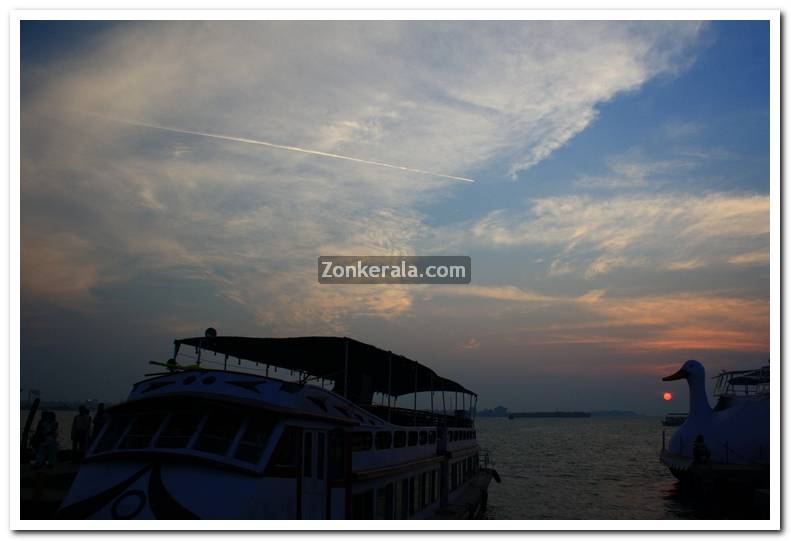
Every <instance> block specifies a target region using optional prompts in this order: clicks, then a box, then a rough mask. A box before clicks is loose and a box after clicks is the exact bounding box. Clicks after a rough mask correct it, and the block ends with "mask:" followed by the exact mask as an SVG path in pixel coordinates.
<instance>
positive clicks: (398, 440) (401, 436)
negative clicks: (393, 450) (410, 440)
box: [393, 430, 406, 447]
mask: <svg viewBox="0 0 791 541" xmlns="http://www.w3.org/2000/svg"><path fill="white" fill-rule="evenodd" d="M405 445H406V432H404V431H403V430H398V431H397V432H396V433H395V437H394V438H393V447H404V446H405Z"/></svg>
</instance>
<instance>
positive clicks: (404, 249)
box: [22, 21, 704, 333]
mask: <svg viewBox="0 0 791 541" xmlns="http://www.w3.org/2000/svg"><path fill="white" fill-rule="evenodd" d="M703 28H704V25H703V24H701V23H696V22H670V23H665V22H650V23H646V24H641V23H633V22H584V23H575V22H558V23H547V22H490V23H489V22H478V23H467V22H447V23H432V22H395V21H393V22H381V23H363V22H348V23H347V22H337V23H326V22H149V23H124V24H119V25H114V26H113V27H112V29H111V30H108V31H107V32H105V33H103V34H101V35H100V36H98V37H96V39H95V40H94V42H93V43H94V45H95V46H94V48H93V49H92V50H91V51H87V52H86V51H84V50H83V51H82V52H81V53H80V54H79V55H70V53H69V52H68V51H58V52H57V54H55V53H54V52H53V57H52V60H51V63H49V64H36V65H30V64H26V65H25V66H23V73H24V76H25V80H26V82H29V85H27V88H28V89H29V91H28V92H26V94H25V95H24V96H23V98H22V230H23V236H24V244H25V248H24V249H25V250H26V251H27V252H28V254H29V255H23V261H22V269H23V275H27V278H26V279H25V280H23V303H26V304H31V303H46V302H50V301H51V300H53V299H56V298H60V299H71V300H70V301H69V302H72V303H75V304H79V303H82V302H86V301H85V299H86V298H89V297H90V296H91V291H92V290H93V289H95V288H96V287H98V286H99V285H101V284H108V283H115V284H122V283H124V282H128V281H130V280H132V279H134V278H136V277H137V278H140V277H145V276H146V275H147V274H148V273H152V272H157V273H163V274H167V275H169V276H172V277H174V278H177V279H197V280H204V281H206V282H208V283H210V284H211V285H212V287H211V288H207V290H211V291H216V292H217V293H216V294H218V295H221V296H222V297H223V298H224V299H226V300H230V301H232V302H234V303H236V304H237V305H238V307H239V310H241V311H243V312H245V313H246V314H249V317H250V318H251V319H252V320H253V321H256V322H259V324H260V325H261V326H265V327H266V328H267V329H269V330H272V331H273V332H278V333H296V332H302V331H306V330H308V331H309V330H310V329H327V330H329V331H333V330H338V329H343V328H346V326H347V325H348V324H349V321H351V320H353V319H354V318H381V319H385V320H387V319H389V318H392V317H394V316H395V315H398V314H406V313H408V312H409V310H410V309H411V307H412V306H413V302H414V295H415V293H414V292H415V291H417V290H407V289H403V288H396V287H389V288H382V289H376V290H372V289H370V288H369V289H365V288H351V287H350V288H348V289H342V290H341V289H337V288H336V289H331V288H322V287H320V286H319V285H318V284H316V283H315V265H316V263H315V262H316V257H317V256H318V255H320V254H322V253H330V252H334V253H352V251H359V253H371V254H374V253H376V254H387V253H410V252H411V253H414V252H415V251H416V246H418V244H419V242H420V238H421V235H423V234H424V233H425V232H426V231H427V230H431V229H432V227H433V226H432V225H430V224H431V220H430V218H429V217H427V216H425V215H423V214H422V211H421V210H419V209H423V208H425V205H428V204H431V203H433V202H439V201H444V200H447V199H450V198H454V197H458V196H460V195H464V193H465V192H464V190H467V189H468V186H467V184H466V183H458V182H453V181H446V180H442V179H427V178H426V177H425V175H421V174H420V173H416V172H409V171H388V170H379V169H378V168H371V167H369V166H366V165H364V164H358V163H345V162H344V163H338V162H336V161H333V160H320V159H316V158H315V157H313V156H308V155H304V154H299V153H287V152H281V151H278V150H277V149H268V148H264V147H260V146H251V145H239V144H237V143H235V142H233V141H224V140H216V139H208V138H206V137H201V136H196V135H194V134H190V133H166V132H162V131H161V130H152V129H150V128H146V127H144V126H130V125H122V124H119V123H117V122H112V121H107V120H102V119H101V118H94V119H88V118H86V117H85V116H84V115H80V114H74V113H72V112H69V111H75V110H81V111H92V112H95V113H97V114H99V115H105V116H109V117H115V118H126V119H132V120H133V121H135V122H139V123H143V124H146V123H147V124H156V125H163V126H177V127H179V129H183V130H186V131H193V132H201V133H223V134H224V133H227V134H234V137H237V136H238V137H240V138H243V139H256V140H264V141H277V142H279V143H282V144H284V145H289V146H300V147H304V148H310V149H316V150H317V151H320V152H326V153H332V154H339V155H349V156H355V157H360V159H368V160H377V161H382V162H387V163H396V164H401V163H404V164H410V166H412V167H414V168H415V169H422V170H430V171H442V172H447V173H448V174H451V175H454V176H472V175H473V174H474V173H475V172H476V171H477V170H479V169H481V168H484V167H491V166H492V164H500V163H505V164H506V165H505V166H504V171H503V173H507V172H509V171H510V172H511V173H512V174H514V175H518V173H519V171H522V170H524V169H525V168H528V167H530V166H532V165H534V164H536V163H538V162H539V161H541V160H542V159H544V158H546V157H547V156H549V155H550V154H551V153H552V152H553V151H554V150H556V149H558V148H560V147H562V146H563V145H565V144H567V143H568V141H569V140H570V139H571V138H572V137H574V135H576V134H577V133H579V132H580V131H581V130H583V129H585V128H586V127H587V126H588V125H589V124H590V123H591V122H592V121H593V120H594V119H595V118H596V114H597V113H596V108H597V106H598V105H599V104H601V103H603V102H605V101H607V100H611V99H612V98H613V97H614V96H616V95H618V94H619V93H622V92H631V91H635V90H636V89H638V88H640V86H641V85H643V84H644V83H645V82H647V81H649V80H651V79H652V78H654V77H657V76H661V75H667V74H670V75H673V74H675V73H678V72H679V70H680V69H684V67H685V66H686V65H687V63H688V61H689V58H691V57H693V56H694V55H692V54H691V51H692V50H693V49H694V47H695V46H696V44H697V43H698V40H699V37H700V35H701V33H702V31H703ZM492 216H494V215H491V216H490V217H487V219H490V220H491V219H492V218H491V217H492ZM53 232H58V235H55V234H53ZM59 235H60V236H61V237H60V238H59ZM502 236H504V237H505V238H508V236H509V234H507V233H503V234H502ZM63 239H70V240H65V241H64V240H63ZM64 246H71V247H69V248H64ZM40 261H47V262H48V263H47V266H48V270H47V271H46V272H44V271H41V270H40V269H36V268H34V266H37V265H38V266H40V263H39V262H40ZM58 276H60V277H61V278H58V279H53V278H54V277H58ZM54 283H59V284H61V283H62V284H67V285H59V286H57V288H59V290H58V291H55V290H54V288H55V287H56V286H53V285H52V284H54ZM471 291H472V290H471ZM478 293H482V291H478ZM484 293H486V294H489V295H504V296H508V295H515V296H517V297H520V296H521V297H524V296H528V297H529V296H530V295H531V293H524V292H523V293H519V292H517V291H514V290H500V291H497V290H488V291H485V292H484ZM209 301H210V299H191V300H190V302H193V303H201V302H209ZM170 309H171V310H174V311H178V310H181V311H183V310H184V308H183V306H180V307H179V308H170ZM173 315H177V314H173Z"/></svg>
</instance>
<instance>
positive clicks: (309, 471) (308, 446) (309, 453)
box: [302, 432, 313, 477]
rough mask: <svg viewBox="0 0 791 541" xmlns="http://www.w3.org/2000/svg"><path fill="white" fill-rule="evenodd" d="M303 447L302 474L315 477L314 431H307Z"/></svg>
mask: <svg viewBox="0 0 791 541" xmlns="http://www.w3.org/2000/svg"><path fill="white" fill-rule="evenodd" d="M304 442H305V443H304V446H303V448H302V459H303V460H302V475H303V476H304V477H313V432H305V438H304Z"/></svg>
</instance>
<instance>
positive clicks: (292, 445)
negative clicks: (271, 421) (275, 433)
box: [270, 426, 299, 467]
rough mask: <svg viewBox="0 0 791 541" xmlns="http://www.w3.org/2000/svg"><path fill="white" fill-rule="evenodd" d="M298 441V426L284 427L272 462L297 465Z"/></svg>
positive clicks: (282, 464) (279, 464)
mask: <svg viewBox="0 0 791 541" xmlns="http://www.w3.org/2000/svg"><path fill="white" fill-rule="evenodd" d="M298 442H299V440H298V439H297V429H296V428H294V427H292V426H288V427H286V428H285V429H283V435H282V436H280V441H278V442H277V447H276V448H275V451H274V453H272V459H271V461H270V464H272V465H273V466H291V467H294V466H296V465H297V443H298Z"/></svg>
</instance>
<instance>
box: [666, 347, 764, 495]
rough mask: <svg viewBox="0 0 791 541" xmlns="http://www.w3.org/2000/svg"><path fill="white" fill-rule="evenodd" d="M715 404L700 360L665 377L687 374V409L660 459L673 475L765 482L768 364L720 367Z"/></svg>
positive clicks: (670, 379)
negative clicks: (710, 399) (709, 396)
mask: <svg viewBox="0 0 791 541" xmlns="http://www.w3.org/2000/svg"><path fill="white" fill-rule="evenodd" d="M716 377H717V382H716V384H715V391H714V396H715V397H717V398H718V401H717V404H716V406H715V407H714V408H712V407H711V406H709V402H708V399H707V398H706V386H705V381H706V372H705V369H704V367H703V365H702V364H701V363H700V362H698V361H694V360H690V361H687V362H686V363H684V365H683V366H682V367H681V369H680V370H678V371H677V372H676V373H674V374H672V375H670V376H667V377H665V378H663V379H664V381H672V380H678V379H686V380H687V384H688V386H689V414H688V415H687V418H686V419H685V420H684V422H683V423H682V424H681V426H680V427H678V428H677V429H676V430H675V431H674V433H673V436H672V438H671V440H670V442H669V445H667V446H666V445H665V442H664V433H663V446H662V447H663V448H662V451H661V454H660V460H661V462H662V463H663V464H665V466H667V467H668V468H669V469H670V471H671V472H672V473H673V475H675V476H676V477H677V478H679V479H681V480H688V479H690V478H692V479H695V478H700V477H705V478H706V479H721V480H723V481H727V482H729V483H732V482H734V481H738V482H740V483H742V484H743V483H753V484H765V483H766V482H767V479H768V472H769V367H768V366H765V367H762V368H759V369H756V370H737V371H729V372H722V373H720V374H719V375H718V376H716Z"/></svg>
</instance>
